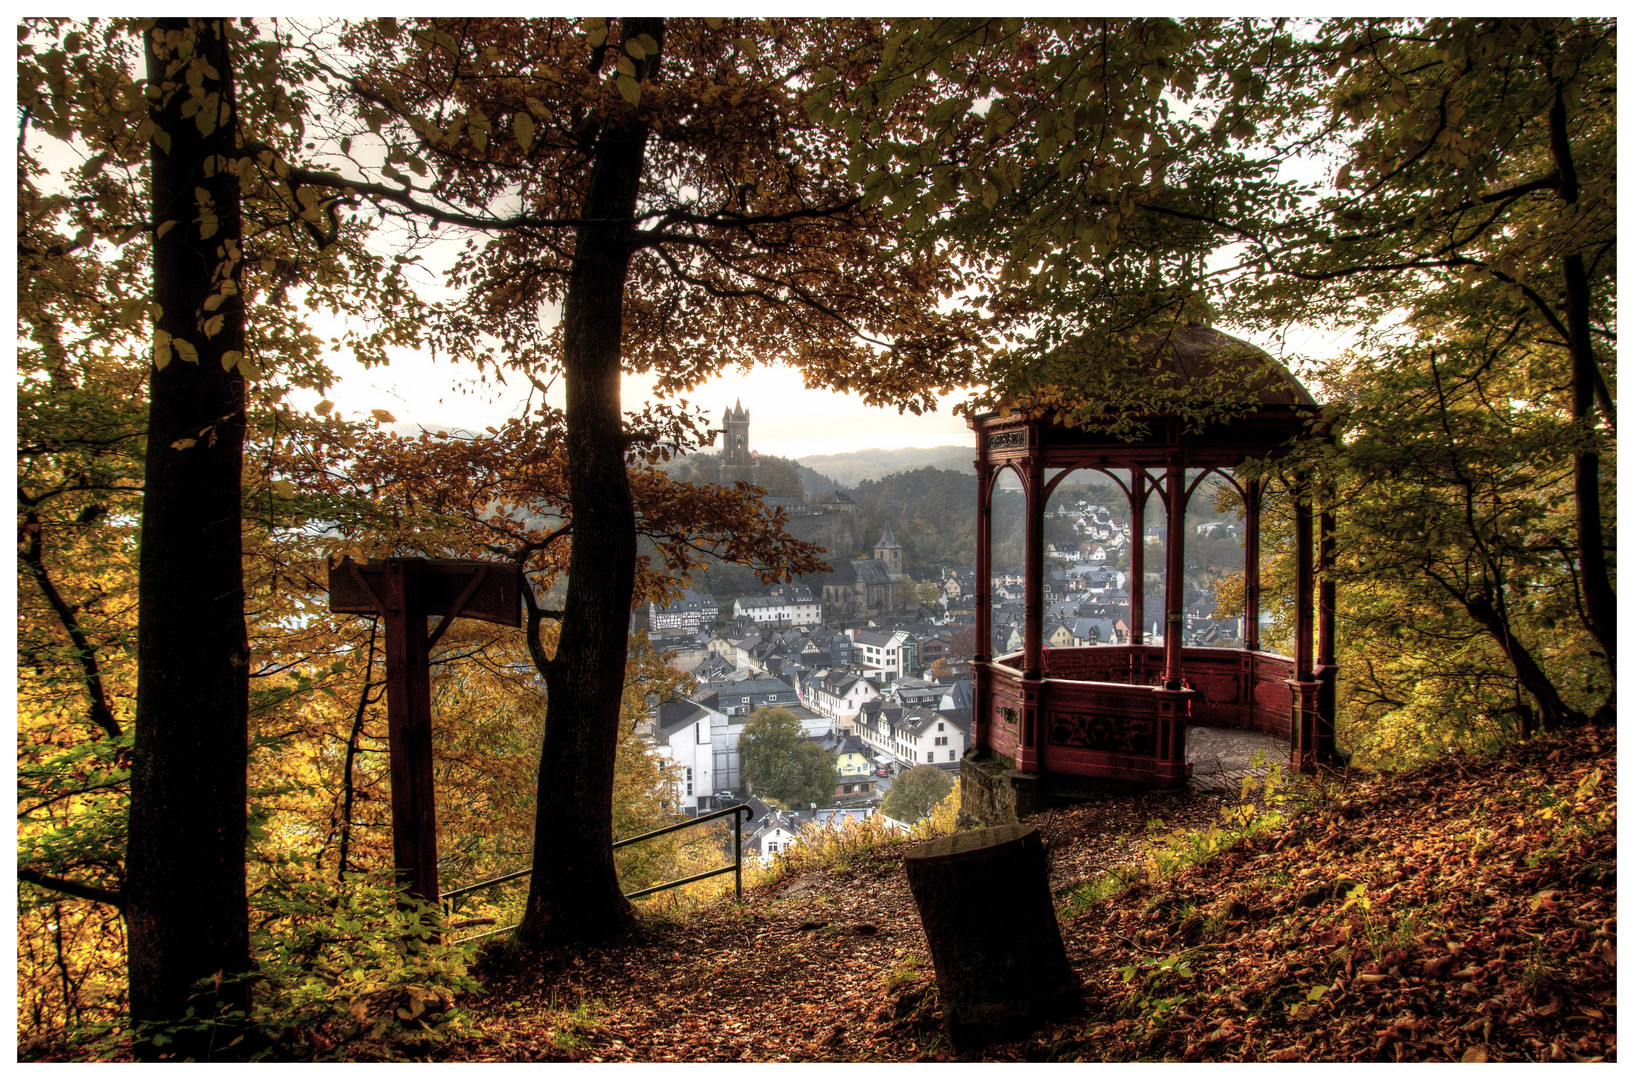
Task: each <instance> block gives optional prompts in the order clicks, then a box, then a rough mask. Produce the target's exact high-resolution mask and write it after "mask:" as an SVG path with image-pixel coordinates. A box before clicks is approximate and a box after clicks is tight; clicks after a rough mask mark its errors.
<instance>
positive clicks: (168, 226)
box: [153, 221, 176, 240]
mask: <svg viewBox="0 0 1634 1080" xmlns="http://www.w3.org/2000/svg"><path fill="white" fill-rule="evenodd" d="M175 227H176V223H175V222H174V221H167V222H165V223H163V224H162V225H160V226H159V231H158V232H156V233H154V234H153V236H154V238H155V239H159V240H162V239H164V235H165V233H167V232H169V231H170V230H171V229H174V228H175Z"/></svg>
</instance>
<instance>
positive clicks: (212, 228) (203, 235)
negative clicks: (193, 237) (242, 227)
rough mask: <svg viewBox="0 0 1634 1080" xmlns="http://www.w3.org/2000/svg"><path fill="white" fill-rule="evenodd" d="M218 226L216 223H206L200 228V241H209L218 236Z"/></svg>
mask: <svg viewBox="0 0 1634 1080" xmlns="http://www.w3.org/2000/svg"><path fill="white" fill-rule="evenodd" d="M216 228H217V225H216V223H215V222H214V221H206V222H204V223H203V224H202V225H200V226H199V239H200V240H208V239H210V237H212V236H214V235H215V234H216Z"/></svg>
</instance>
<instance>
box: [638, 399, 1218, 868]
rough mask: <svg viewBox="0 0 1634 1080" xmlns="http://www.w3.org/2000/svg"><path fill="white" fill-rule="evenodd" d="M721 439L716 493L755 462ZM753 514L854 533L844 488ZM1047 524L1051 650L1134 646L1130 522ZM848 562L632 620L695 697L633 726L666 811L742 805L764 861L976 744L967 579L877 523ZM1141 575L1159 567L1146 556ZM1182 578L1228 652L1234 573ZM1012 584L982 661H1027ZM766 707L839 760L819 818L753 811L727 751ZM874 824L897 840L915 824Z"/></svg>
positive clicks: (751, 470) (744, 430)
mask: <svg viewBox="0 0 1634 1080" xmlns="http://www.w3.org/2000/svg"><path fill="white" fill-rule="evenodd" d="M722 428H723V429H724V431H725V434H726V437H727V438H726V444H725V445H726V450H725V452H724V453H723V455H722V463H721V476H722V479H723V481H724V480H725V479H727V478H729V477H730V476H733V475H736V476H740V477H745V478H748V479H750V480H752V479H753V478H754V477H755V476H756V475H758V466H757V455H755V454H754V452H753V451H751V450H750V449H749V413H748V411H747V410H745V409H744V408H743V406H742V403H741V402H739V403H737V405H736V406H734V407H733V408H730V409H728V410H726V412H725V414H724V415H723V417H722ZM765 502H766V503H767V504H768V510H769V511H770V510H771V509H772V508H773V507H775V508H776V509H781V510H782V511H783V512H784V513H785V514H786V515H787V516H788V517H789V519H790V520H791V522H799V521H800V520H801V519H802V518H804V517H809V516H813V515H816V514H819V513H821V514H825V515H830V516H832V515H835V514H837V513H838V514H849V515H850V517H851V519H852V520H853V521H854V517H855V503H854V502H853V501H852V500H851V498H850V497H849V496H848V495H847V494H846V493H845V492H844V491H842V490H839V489H835V490H833V491H830V492H825V493H821V494H820V495H818V496H817V497H816V498H813V499H811V500H810V501H809V502H807V501H803V500H800V499H795V498H790V497H775V498H774V497H768V498H766V499H765ZM847 507H849V508H850V509H849V510H847V509H846V508H847ZM813 508H820V509H813ZM1049 516H1050V521H1049V522H1048V523H1047V525H1048V530H1047V531H1048V535H1049V537H1050V539H1048V540H1047V541H1046V544H1045V549H1044V555H1045V562H1046V566H1047V567H1048V573H1047V578H1046V581H1045V584H1044V601H1045V604H1046V623H1045V630H1044V637H1045V647H1046V648H1064V647H1081V646H1093V645H1123V644H1128V643H1129V642H1130V640H1131V637H1132V632H1131V627H1130V623H1129V619H1130V611H1131V608H1130V592H1129V589H1130V581H1129V572H1128V567H1129V566H1130V558H1129V555H1130V545H1131V540H1130V535H1129V515H1128V511H1127V508H1126V507H1118V506H1108V505H1105V504H1103V503H1102V502H1098V501H1094V500H1092V499H1087V498H1071V499H1066V500H1063V501H1062V502H1061V503H1060V504H1059V505H1057V506H1055V507H1053V508H1052V510H1051V513H1050V515H1049ZM1193 527H1194V528H1195V531H1196V533H1197V535H1198V537H1199V538H1205V539H1213V540H1228V541H1232V542H1233V543H1232V545H1231V546H1232V547H1235V542H1236V540H1237V530H1238V526H1237V525H1236V524H1235V523H1234V522H1232V521H1230V520H1225V521H1204V522H1201V523H1198V524H1196V525H1195V526H1193ZM1144 531H1145V535H1144V536H1143V538H1142V541H1143V543H1146V544H1149V545H1161V544H1162V543H1163V542H1164V539H1165V538H1164V535H1163V531H1164V530H1163V526H1162V524H1161V523H1159V524H1153V525H1148V526H1147V528H1146V529H1145V530H1144ZM845 554H849V553H847V552H834V551H830V552H828V554H827V555H826V558H827V560H828V562H829V563H830V565H831V566H832V569H831V570H830V571H828V572H825V573H819V574H813V575H809V576H807V577H805V578H802V579H799V580H797V581H795V582H792V583H788V584H780V585H775V586H772V587H770V588H767V589H766V590H765V591H764V592H762V593H760V594H759V595H740V596H733V597H717V596H715V595H713V594H711V593H709V592H706V591H702V590H699V589H696V588H685V589H682V590H681V591H680V593H679V595H678V596H677V597H676V599H674V600H673V601H672V602H671V603H669V604H667V605H659V604H657V603H652V604H649V605H648V606H647V607H646V609H645V610H644V611H643V612H641V613H640V614H639V615H638V617H637V618H635V619H634V620H632V627H633V628H636V629H640V628H643V623H644V624H645V627H644V628H645V629H647V630H648V632H649V634H650V638H651V641H652V643H653V645H654V646H655V647H656V648H658V649H659V650H661V651H662V652H663V653H664V654H665V655H666V657H667V658H668V662H669V664H670V665H671V666H672V667H674V668H675V669H677V670H679V671H682V672H685V673H686V674H688V675H690V676H691V677H692V678H693V679H694V680H695V684H696V685H695V688H694V689H693V690H692V691H691V692H690V693H689V694H687V695H686V696H684V697H680V698H677V699H675V700H671V701H664V702H654V703H653V712H652V715H651V716H650V717H649V719H648V720H647V722H646V723H644V724H643V725H641V726H640V727H639V728H638V731H639V732H640V733H641V735H642V736H643V738H645V739H646V741H647V742H648V743H649V744H650V745H651V746H652V747H653V748H654V750H655V751H656V753H657V754H658V755H659V756H660V757H662V758H663V759H665V761H666V763H667V767H668V768H669V769H670V770H671V773H672V777H673V780H674V784H675V792H676V799H677V801H678V809H680V810H681V811H682V812H684V813H686V814H687V815H689V816H696V815H698V814H700V813H707V812H709V811H711V810H717V809H721V808H723V807H728V806H735V805H740V804H744V805H748V806H749V807H750V808H751V809H752V810H753V811H754V814H755V816H754V817H753V818H752V819H751V821H750V823H749V827H748V828H747V829H746V831H745V834H744V835H745V847H746V851H748V852H749V853H751V854H752V855H753V856H755V857H758V858H761V859H763V860H769V859H771V858H772V857H773V856H775V855H776V854H777V853H779V852H781V851H787V850H788V848H789V846H790V845H791V844H797V843H798V842H799V835H800V832H801V830H802V829H805V828H811V827H821V826H823V825H826V824H828V823H830V822H831V821H833V820H835V819H836V817H837V816H838V817H843V818H848V819H864V818H868V817H871V816H874V815H876V814H878V813H879V812H880V806H881V804H882V802H883V801H884V798H885V796H886V795H887V794H888V792H889V791H890V788H891V784H892V782H893V781H894V780H895V779H896V778H897V777H899V776H900V775H901V774H902V773H903V772H904V771H906V770H908V769H911V768H914V767H915V766H920V765H931V766H934V767H935V768H937V769H939V770H941V771H944V772H946V773H948V774H949V775H950V776H957V775H958V771H959V762H960V759H961V758H962V757H963V755H964V752H965V748H966V746H967V744H968V742H969V739H970V716H971V705H972V701H971V684H970V678H969V663H970V660H971V658H972V657H973V656H974V655H975V653H976V652H977V649H976V619H975V594H976V588H975V585H976V582H975V568H974V567H973V566H968V565H959V566H954V565H937V566H932V567H908V566H906V565H905V560H904V549H903V546H902V544H901V543H900V542H899V541H898V539H897V537H896V535H895V532H894V529H893V525H892V523H891V522H890V521H889V520H887V521H886V522H885V523H884V525H883V527H882V528H881V529H880V531H879V533H878V535H877V536H876V537H875V539H874V542H873V544H872V546H871V548H870V549H867V551H866V554H868V555H869V556H871V557H868V558H844V557H843V556H844V555H845ZM1147 565H1148V566H1154V565H1161V563H1160V561H1159V559H1157V558H1156V557H1154V558H1150V559H1148V561H1147ZM1186 569H1187V572H1188V581H1191V580H1193V579H1195V581H1196V585H1195V587H1188V589H1187V603H1186V609H1185V615H1184V621H1183V624H1182V625H1183V627H1184V631H1185V634H1186V638H1187V644H1191V645H1217V646H1223V647H1235V646H1236V645H1237V643H1238V642H1239V641H1240V640H1241V637H1242V627H1241V620H1240V619H1235V618H1227V619H1216V618H1214V611H1215V596H1214V590H1213V587H1212V584H1211V583H1210V582H1211V581H1212V580H1213V579H1214V578H1216V577H1218V576H1219V575H1220V574H1221V573H1229V572H1230V571H1231V569H1232V568H1231V567H1229V566H1227V567H1223V568H1222V567H1207V566H1203V565H1200V564H1199V563H1198V562H1197V561H1196V560H1195V559H1194V558H1192V557H1191V556H1188V557H1187V566H1186ZM1022 580H1023V571H1022V567H1020V566H1019V565H1015V566H1004V567H1002V568H1000V567H995V569H994V570H993V572H992V582H991V592H992V618H991V628H992V640H991V641H990V642H989V643H988V654H989V655H991V656H995V657H998V656H1004V655H1006V654H1008V653H1013V652H1016V651H1018V650H1019V649H1020V648H1021V644H1022V633H1023V626H1024V617H1023V606H1022V605H1023V597H1022ZM1149 595H1150V594H1149ZM1155 608H1156V605H1155V604H1149V605H1148V617H1147V625H1146V626H1144V627H1143V628H1142V635H1141V640H1143V641H1144V642H1145V643H1147V644H1153V645H1159V644H1162V642H1163V630H1164V627H1163V625H1162V622H1161V619H1160V616H1158V615H1156V614H1155ZM774 706H775V707H778V708H782V709H785V710H787V711H788V712H790V713H791V714H793V715H794V716H795V717H796V718H797V719H798V720H799V721H800V724H801V727H802V730H803V734H804V737H805V738H806V739H808V740H811V741H813V742H816V743H817V744H819V745H820V746H821V747H822V748H823V749H824V750H825V751H829V752H831V753H832V754H833V755H834V756H835V758H836V762H837V769H838V774H839V781H838V783H837V785H836V787H835V789H834V791H833V793H832V796H831V798H830V800H829V803H828V805H826V806H810V807H807V808H805V809H792V808H790V809H783V810H779V809H775V808H773V807H772V806H770V805H768V804H767V803H766V802H764V801H762V800H761V799H759V798H756V797H755V796H754V794H753V792H752V790H751V789H752V785H751V784H749V783H748V782H747V779H746V778H745V777H744V775H743V764H742V758H741V755H740V753H739V749H738V741H739V737H740V736H741V735H742V733H743V729H744V726H745V725H746V724H747V723H748V722H749V720H750V718H751V717H752V716H753V715H754V714H755V713H756V712H757V711H758V710H760V709H763V708H768V707H774ZM886 822H887V824H888V825H889V826H890V827H892V828H898V829H904V830H905V829H907V828H908V827H910V826H911V825H912V823H911V822H897V821H891V820H889V819H886Z"/></svg>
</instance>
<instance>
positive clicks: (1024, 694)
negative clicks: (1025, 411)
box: [1016, 430, 1044, 773]
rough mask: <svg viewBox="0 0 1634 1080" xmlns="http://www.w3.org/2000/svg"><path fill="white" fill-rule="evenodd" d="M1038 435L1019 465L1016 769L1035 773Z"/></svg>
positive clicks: (1039, 657)
mask: <svg viewBox="0 0 1634 1080" xmlns="http://www.w3.org/2000/svg"><path fill="white" fill-rule="evenodd" d="M1038 437H1039V436H1038V432H1037V431H1036V430H1030V431H1029V432H1028V445H1029V446H1031V447H1032V452H1031V453H1030V454H1029V455H1028V456H1027V458H1026V459H1025V460H1023V462H1022V468H1023V471H1024V473H1025V475H1024V476H1023V477H1022V487H1023V488H1024V489H1025V490H1026V495H1027V559H1026V564H1027V565H1026V570H1025V573H1026V581H1025V582H1024V584H1023V586H1022V591H1023V599H1022V603H1023V605H1024V607H1025V612H1024V615H1025V619H1026V627H1025V632H1024V634H1023V637H1022V673H1021V701H1020V706H1021V715H1020V717H1019V720H1020V725H1019V730H1018V731H1017V733H1016V734H1017V741H1016V770H1017V771H1018V772H1023V773H1036V772H1038V771H1039V770H1040V768H1041V766H1042V758H1041V756H1040V754H1039V732H1040V731H1041V730H1042V728H1043V726H1044V724H1043V717H1042V711H1043V707H1044V454H1043V449H1042V447H1040V446H1039V445H1038V441H1037V440H1038Z"/></svg>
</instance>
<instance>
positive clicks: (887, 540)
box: [874, 521, 902, 548]
mask: <svg viewBox="0 0 1634 1080" xmlns="http://www.w3.org/2000/svg"><path fill="white" fill-rule="evenodd" d="M901 546H902V545H901V544H899V543H897V542H896V537H894V536H892V535H891V523H890V522H889V521H887V522H886V523H885V532H884V533H883V534H882V535H881V536H880V538H879V543H877V544H875V545H874V547H876V548H894V547H901Z"/></svg>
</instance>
